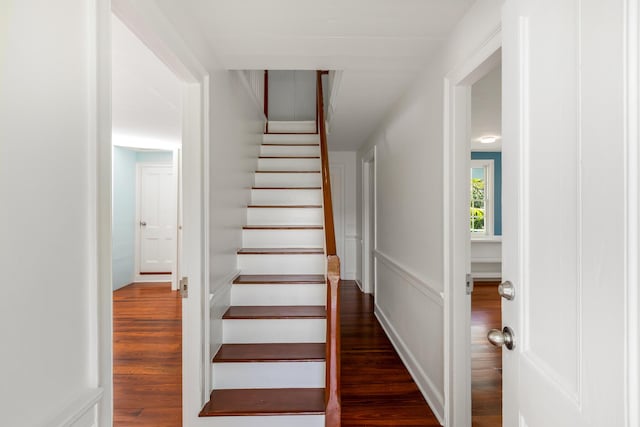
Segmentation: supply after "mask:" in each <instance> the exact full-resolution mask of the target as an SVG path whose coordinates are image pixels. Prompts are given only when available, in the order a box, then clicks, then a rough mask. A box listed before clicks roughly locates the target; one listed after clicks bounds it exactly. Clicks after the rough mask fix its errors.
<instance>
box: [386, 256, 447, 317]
mask: <svg viewBox="0 0 640 427" xmlns="http://www.w3.org/2000/svg"><path fill="white" fill-rule="evenodd" d="M373 253H374V254H375V256H376V259H378V260H380V261H381V262H382V263H384V264H385V265H386V266H388V267H390V268H391V269H392V270H394V271H395V272H396V273H398V274H399V275H400V276H402V277H403V278H404V279H405V280H406V281H407V283H409V284H411V285H412V286H413V287H415V288H416V289H417V290H419V291H420V292H422V293H423V294H425V295H426V296H427V297H429V299H431V300H432V301H433V302H435V303H436V304H438V305H439V306H440V307H443V306H444V293H443V292H442V291H440V290H439V289H437V288H436V287H435V286H433V285H432V284H431V283H429V282H428V281H427V280H424V279H421V278H420V277H419V276H418V275H417V273H414V272H413V271H411V270H410V269H408V268H407V267H405V266H404V265H402V264H400V263H399V262H398V261H396V260H394V259H393V258H391V257H390V256H389V255H387V254H385V253H384V252H382V251H381V250H379V249H375V250H374V252H373Z"/></svg>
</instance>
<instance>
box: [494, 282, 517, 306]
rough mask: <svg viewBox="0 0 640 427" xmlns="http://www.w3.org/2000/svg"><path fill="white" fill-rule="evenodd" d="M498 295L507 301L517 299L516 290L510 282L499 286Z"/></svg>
mask: <svg viewBox="0 0 640 427" xmlns="http://www.w3.org/2000/svg"><path fill="white" fill-rule="evenodd" d="M498 294H500V296H501V297H502V298H504V299H506V300H509V301H511V300H513V299H514V298H515V297H516V288H515V287H514V286H513V283H511V282H510V281H508V280H507V281H506V282H502V283H500V285H499V286H498Z"/></svg>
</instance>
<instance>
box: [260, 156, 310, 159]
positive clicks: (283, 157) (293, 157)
mask: <svg viewBox="0 0 640 427" xmlns="http://www.w3.org/2000/svg"><path fill="white" fill-rule="evenodd" d="M258 158H259V159H319V158H320V156H259V157H258Z"/></svg>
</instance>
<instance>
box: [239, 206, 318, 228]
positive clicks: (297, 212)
mask: <svg viewBox="0 0 640 427" xmlns="http://www.w3.org/2000/svg"><path fill="white" fill-rule="evenodd" d="M247 225H322V209H321V208H248V209H247Z"/></svg>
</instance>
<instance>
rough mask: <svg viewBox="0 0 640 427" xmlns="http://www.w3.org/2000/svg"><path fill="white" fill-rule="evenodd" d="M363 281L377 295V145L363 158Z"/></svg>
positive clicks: (369, 290) (364, 286) (367, 291)
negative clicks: (375, 252) (375, 253)
mask: <svg viewBox="0 0 640 427" xmlns="http://www.w3.org/2000/svg"><path fill="white" fill-rule="evenodd" d="M362 199H363V200H362V216H363V218H362V281H363V290H364V292H366V293H370V294H373V295H375V267H374V265H375V255H374V251H375V147H374V148H373V149H371V151H370V152H369V153H368V154H367V156H366V158H364V159H362Z"/></svg>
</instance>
